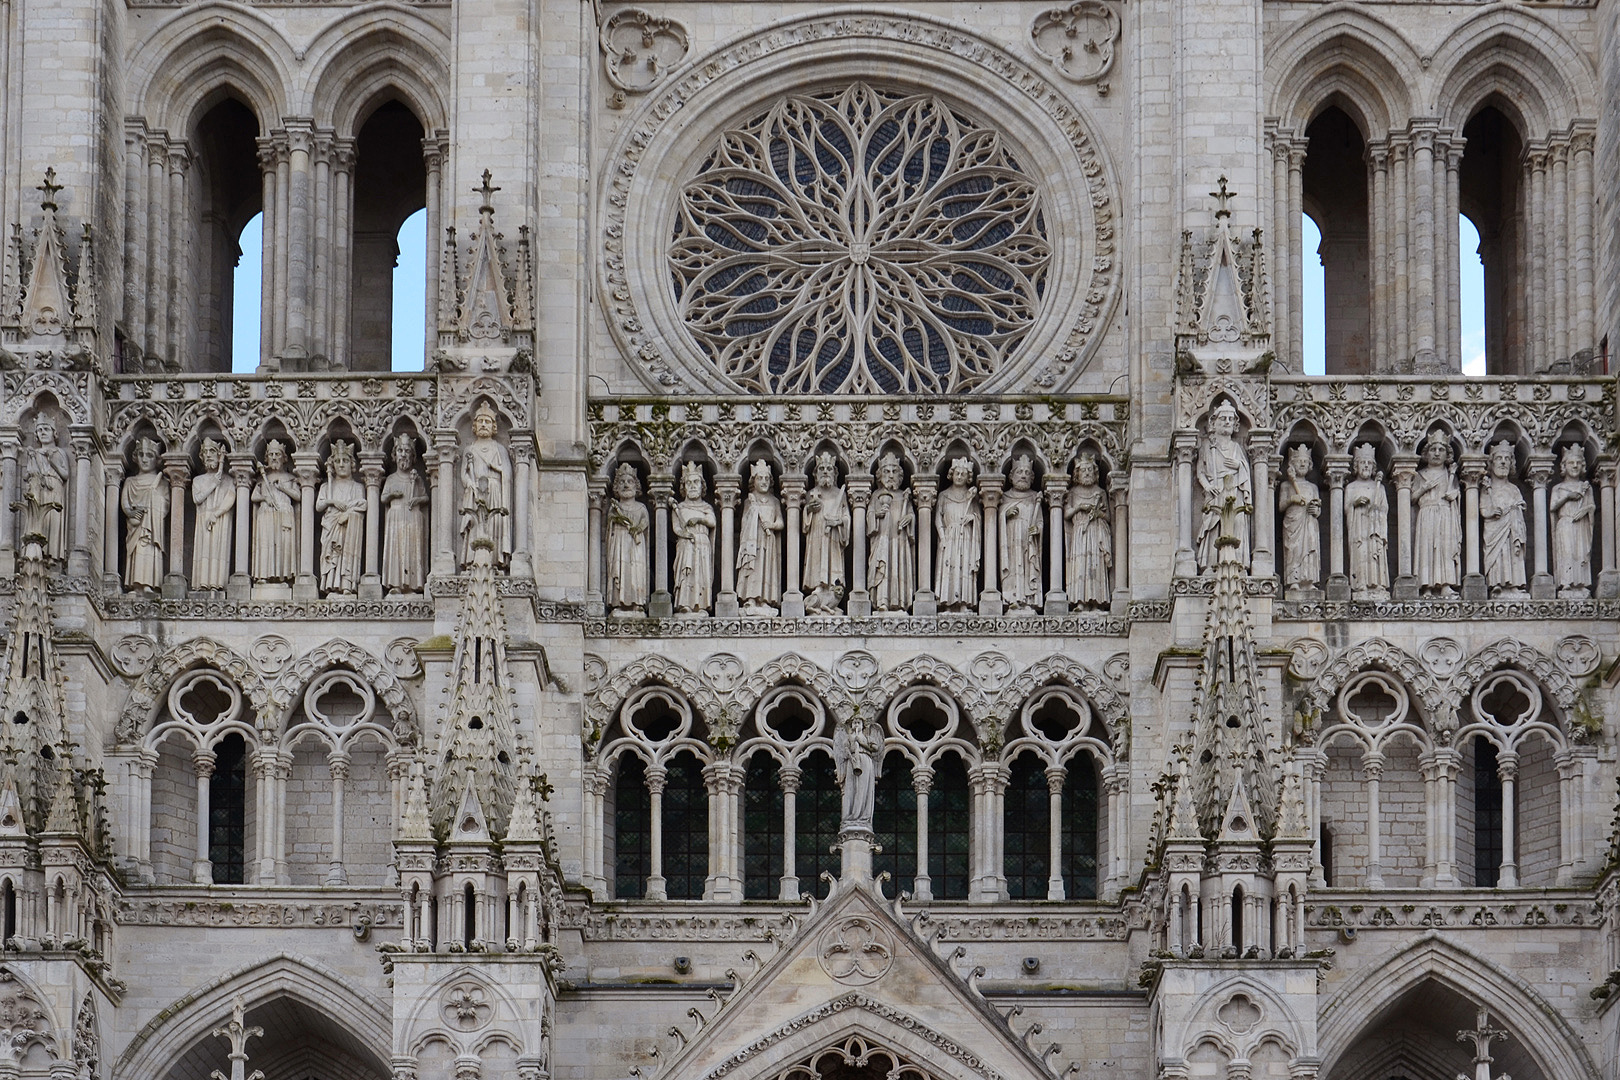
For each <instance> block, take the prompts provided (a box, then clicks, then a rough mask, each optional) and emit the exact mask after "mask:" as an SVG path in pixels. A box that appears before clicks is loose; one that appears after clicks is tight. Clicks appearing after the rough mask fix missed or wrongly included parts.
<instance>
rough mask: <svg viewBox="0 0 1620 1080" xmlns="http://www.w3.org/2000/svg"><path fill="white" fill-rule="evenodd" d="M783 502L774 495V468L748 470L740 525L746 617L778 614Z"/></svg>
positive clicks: (740, 588) (762, 464) (740, 587)
mask: <svg viewBox="0 0 1620 1080" xmlns="http://www.w3.org/2000/svg"><path fill="white" fill-rule="evenodd" d="M785 527H786V522H785V521H784V519H783V517H782V500H781V499H778V498H777V497H776V496H775V495H772V494H771V466H770V463H769V462H767V461H756V462H754V464H753V465H752V466H751V467H750V468H749V470H748V498H747V499H745V500H743V510H742V521H741V523H740V524H739V525H738V526H737V600H738V602H739V604H740V606H741V611H742V613H743V614H744V615H775V614H776V613H777V605H778V604H780V603H781V602H782V531H783V529H784V528H785Z"/></svg>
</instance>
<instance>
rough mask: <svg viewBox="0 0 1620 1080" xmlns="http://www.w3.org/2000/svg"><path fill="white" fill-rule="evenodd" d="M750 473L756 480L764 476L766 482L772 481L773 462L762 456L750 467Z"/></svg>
mask: <svg viewBox="0 0 1620 1080" xmlns="http://www.w3.org/2000/svg"><path fill="white" fill-rule="evenodd" d="M748 475H749V476H750V477H752V478H753V479H755V480H759V479H762V478H763V479H764V480H765V482H766V483H770V480H771V463H770V462H768V461H766V460H765V459H764V458H760V459H759V460H758V461H756V462H754V464H753V465H752V466H751V467H750V468H749V470H748Z"/></svg>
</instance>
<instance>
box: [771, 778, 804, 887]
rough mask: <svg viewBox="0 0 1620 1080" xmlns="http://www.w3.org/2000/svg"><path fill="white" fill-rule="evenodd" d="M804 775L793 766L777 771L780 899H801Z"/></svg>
mask: <svg viewBox="0 0 1620 1080" xmlns="http://www.w3.org/2000/svg"><path fill="white" fill-rule="evenodd" d="M802 777H803V773H801V772H800V771H799V770H798V769H797V768H795V767H793V766H792V765H784V766H782V768H781V769H779V770H778V771H777V774H776V782H777V785H778V786H779V787H781V789H782V883H781V891H780V893H779V897H778V898H779V899H782V900H797V899H799V872H798V871H799V781H800V780H801V779H802Z"/></svg>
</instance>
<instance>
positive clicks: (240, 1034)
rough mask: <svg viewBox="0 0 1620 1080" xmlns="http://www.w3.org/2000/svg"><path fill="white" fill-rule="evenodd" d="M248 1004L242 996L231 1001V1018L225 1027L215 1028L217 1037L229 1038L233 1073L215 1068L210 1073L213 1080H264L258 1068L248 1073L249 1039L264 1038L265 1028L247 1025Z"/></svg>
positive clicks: (214, 1032)
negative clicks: (250, 1073)
mask: <svg viewBox="0 0 1620 1080" xmlns="http://www.w3.org/2000/svg"><path fill="white" fill-rule="evenodd" d="M246 1021H247V1005H246V1004H245V1003H244V1002H243V1001H242V999H241V997H237V998H236V1000H234V1001H232V1002H231V1019H230V1022H229V1023H228V1024H226V1025H225V1026H224V1027H217V1028H215V1029H214V1030H213V1036H214V1038H216V1039H228V1040H229V1041H230V1044H231V1075H230V1076H229V1077H227V1076H226V1075H225V1074H224V1073H222V1072H220V1071H219V1070H218V1069H215V1070H214V1071H213V1072H212V1073H211V1074H210V1075H211V1077H212V1080H264V1073H263V1072H261V1071H260V1070H258V1069H254V1070H253V1075H251V1076H248V1075H246V1074H247V1041H248V1040H249V1039H262V1038H264V1029H263V1028H260V1027H248V1026H247V1022H246Z"/></svg>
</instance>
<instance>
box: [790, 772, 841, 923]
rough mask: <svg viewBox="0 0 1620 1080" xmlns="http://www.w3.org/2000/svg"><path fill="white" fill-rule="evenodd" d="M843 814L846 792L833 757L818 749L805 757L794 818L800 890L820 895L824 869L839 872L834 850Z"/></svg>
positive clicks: (831, 872) (795, 850)
mask: <svg viewBox="0 0 1620 1080" xmlns="http://www.w3.org/2000/svg"><path fill="white" fill-rule="evenodd" d="M842 818H843V796H842V795H841V794H840V793H839V790H838V777H837V775H836V774H835V773H834V772H833V763H832V758H830V757H828V756H827V755H826V754H824V753H821V752H820V751H817V752H816V753H813V754H811V755H810V756H809V757H808V758H806V759H805V762H804V765H803V771H802V775H801V778H800V780H799V803H798V813H797V815H796V816H795V819H794V820H795V828H796V833H797V838H796V839H795V841H794V854H795V856H796V857H795V859H794V862H795V863H796V866H795V869H794V872H795V873H796V874H798V876H799V889H800V891H801V892H804V893H807V894H810V893H813V894H815V895H816V896H820V895H821V894H822V893H823V892H824V891H825V890H824V888H823V887H822V884H821V873H822V871H823V870H825V871H827V872H828V873H830V874H832V875H833V876H834V877H836V876H837V875H838V856H837V855H835V854H833V851H832V846H833V845H834V844H836V843H837V842H838V826H839V824H840V823H841V822H842Z"/></svg>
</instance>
